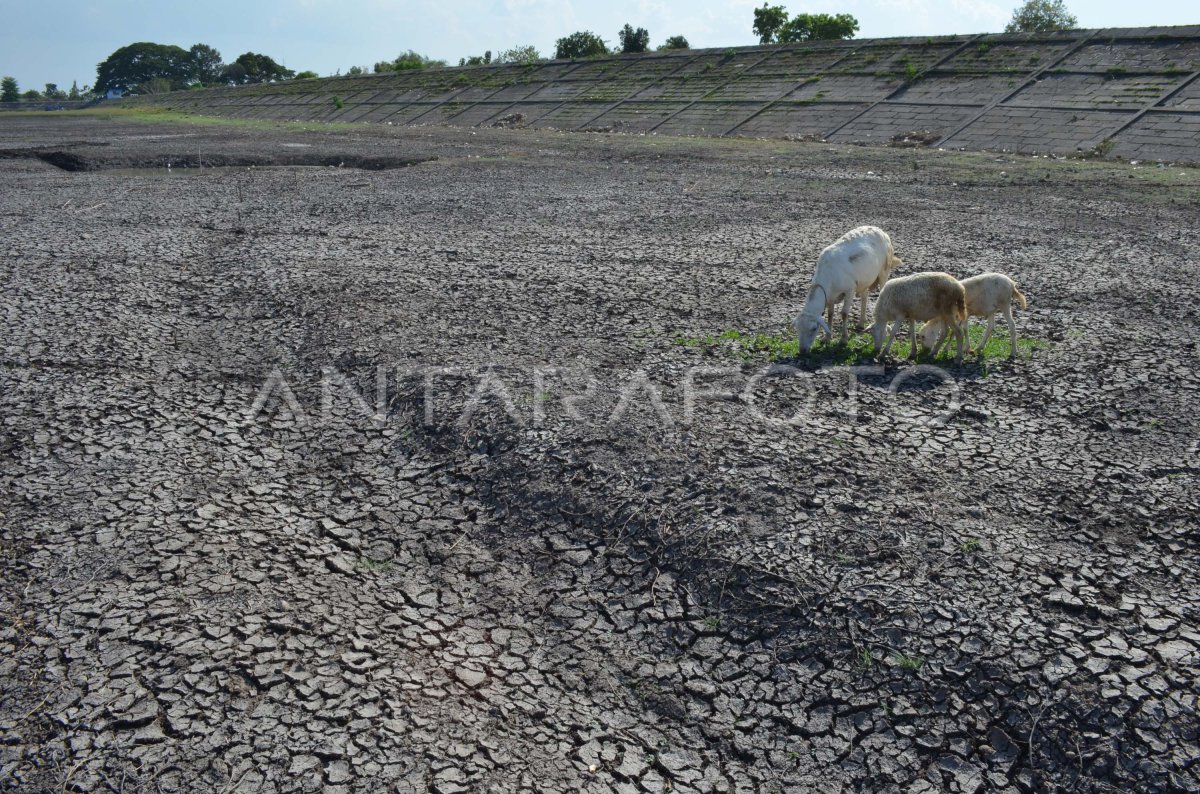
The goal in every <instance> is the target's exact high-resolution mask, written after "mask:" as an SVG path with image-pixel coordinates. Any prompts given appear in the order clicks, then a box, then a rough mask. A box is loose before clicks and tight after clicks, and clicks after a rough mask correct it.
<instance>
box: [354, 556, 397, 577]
mask: <svg viewBox="0 0 1200 794" xmlns="http://www.w3.org/2000/svg"><path fill="white" fill-rule="evenodd" d="M354 567H356V568H361V569H363V570H364V571H375V572H377V573H383V572H385V571H390V570H391V569H392V562H391V560H373V559H371V558H370V557H360V558H359V560H358V562H356V563H355V564H354Z"/></svg>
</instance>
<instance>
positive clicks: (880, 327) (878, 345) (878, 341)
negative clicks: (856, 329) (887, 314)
mask: <svg viewBox="0 0 1200 794" xmlns="http://www.w3.org/2000/svg"><path fill="white" fill-rule="evenodd" d="M887 327H888V324H887V321H885V320H876V321H875V324H874V325H872V326H871V338H872V339H874V340H875V352H876V353H878V352H879V351H880V350H882V349H883V338H884V336H886V335H887Z"/></svg>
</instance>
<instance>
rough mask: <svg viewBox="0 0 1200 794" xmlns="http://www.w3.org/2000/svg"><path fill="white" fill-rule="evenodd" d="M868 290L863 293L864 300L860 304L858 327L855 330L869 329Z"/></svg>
mask: <svg viewBox="0 0 1200 794" xmlns="http://www.w3.org/2000/svg"><path fill="white" fill-rule="evenodd" d="M867 292H868V291H867V290H864V291H863V294H862V299H861V300H860V301H859V303H858V325H856V326H855V330H857V331H861V330H863V329H864V328H866V327H867Z"/></svg>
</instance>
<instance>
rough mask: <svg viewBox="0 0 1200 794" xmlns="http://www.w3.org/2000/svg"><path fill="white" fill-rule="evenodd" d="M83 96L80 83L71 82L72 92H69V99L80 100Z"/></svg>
mask: <svg viewBox="0 0 1200 794" xmlns="http://www.w3.org/2000/svg"><path fill="white" fill-rule="evenodd" d="M81 96H82V95H81V94H80V93H79V83H78V82H76V81H75V80H72V81H71V90H70V91H68V92H67V99H79V98H80V97H81Z"/></svg>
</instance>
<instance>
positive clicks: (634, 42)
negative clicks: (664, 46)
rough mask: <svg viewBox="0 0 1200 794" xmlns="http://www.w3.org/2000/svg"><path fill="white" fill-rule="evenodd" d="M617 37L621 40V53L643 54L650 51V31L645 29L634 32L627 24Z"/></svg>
mask: <svg viewBox="0 0 1200 794" xmlns="http://www.w3.org/2000/svg"><path fill="white" fill-rule="evenodd" d="M617 36H618V37H619V38H620V39H621V52H645V51H646V50H648V49H650V31H648V30H646V29H645V28H638V29H637V30H634V29H633V26H632V25H630V24H628V23H627V24H626V25H625V27H623V28H621V32H620V33H618V34H617Z"/></svg>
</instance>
